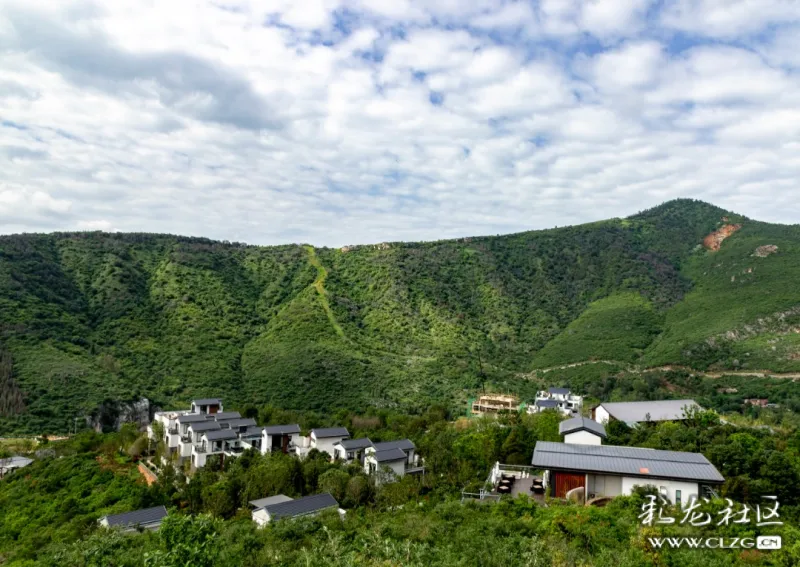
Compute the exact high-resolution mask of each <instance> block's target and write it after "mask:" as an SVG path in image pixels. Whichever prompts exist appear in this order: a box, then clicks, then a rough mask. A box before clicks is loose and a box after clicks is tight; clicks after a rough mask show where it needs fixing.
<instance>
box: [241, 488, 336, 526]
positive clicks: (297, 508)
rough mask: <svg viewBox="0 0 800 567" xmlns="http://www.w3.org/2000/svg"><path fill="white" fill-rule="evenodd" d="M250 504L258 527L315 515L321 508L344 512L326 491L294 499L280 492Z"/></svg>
mask: <svg viewBox="0 0 800 567" xmlns="http://www.w3.org/2000/svg"><path fill="white" fill-rule="evenodd" d="M250 504H251V505H252V506H254V507H255V510H253V512H252V517H253V521H254V522H256V523H257V524H258V525H259V527H264V526H265V525H267V524H268V523H270V522H274V521H276V520H283V519H292V518H299V517H301V516H312V515H316V514H319V513H320V512H322V511H323V510H338V512H339V515H340V516H342V517H343V516H344V514H345V511H344V510H342V509H341V508H339V503H338V502H337V501H336V499H335V498H334V497H333V496H331V495H330V494H328V493H327V492H325V493H322V494H314V495H313V496H306V497H304V498H297V499H296V500H293V499H291V498H289V497H288V496H284V495H282V494H280V495H278V496H272V497H269V498H262V499H260V500H253V501H252V502H250Z"/></svg>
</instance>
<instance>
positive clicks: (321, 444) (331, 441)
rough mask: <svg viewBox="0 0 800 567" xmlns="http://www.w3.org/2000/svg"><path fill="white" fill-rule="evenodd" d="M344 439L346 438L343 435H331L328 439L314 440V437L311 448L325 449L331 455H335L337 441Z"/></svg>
mask: <svg viewBox="0 0 800 567" xmlns="http://www.w3.org/2000/svg"><path fill="white" fill-rule="evenodd" d="M342 439H344V438H343V437H330V438H327V439H317V440H316V441H314V439H313V438H312V439H311V448H312V449H317V450H318V451H325V452H326V453H328V454H329V455H330V456H331V457H333V454H334V450H333V446H334V445H336V444H337V443H341V442H342Z"/></svg>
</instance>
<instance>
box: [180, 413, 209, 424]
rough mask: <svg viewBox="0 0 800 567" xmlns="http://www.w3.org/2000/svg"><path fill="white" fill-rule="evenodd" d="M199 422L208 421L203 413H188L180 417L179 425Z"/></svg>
mask: <svg viewBox="0 0 800 567" xmlns="http://www.w3.org/2000/svg"><path fill="white" fill-rule="evenodd" d="M199 421H206V416H205V414H202V413H187V414H185V415H179V416H178V423H197V422H199Z"/></svg>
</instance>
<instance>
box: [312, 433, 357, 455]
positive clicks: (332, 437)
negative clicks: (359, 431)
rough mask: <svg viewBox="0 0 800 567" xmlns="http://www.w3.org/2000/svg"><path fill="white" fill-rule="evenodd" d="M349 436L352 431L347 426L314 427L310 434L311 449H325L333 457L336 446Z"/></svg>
mask: <svg viewBox="0 0 800 567" xmlns="http://www.w3.org/2000/svg"><path fill="white" fill-rule="evenodd" d="M349 438H350V432H349V431H347V428H345V427H324V428H319V429H312V430H311V434H310V435H309V436H308V439H309V449H316V450H318V451H323V452H325V453H328V454H329V455H330V456H331V458H333V454H334V446H335V445H336V444H337V443H341V442H342V441H344V440H345V439H349Z"/></svg>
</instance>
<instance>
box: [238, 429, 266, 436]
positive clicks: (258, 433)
mask: <svg viewBox="0 0 800 567" xmlns="http://www.w3.org/2000/svg"><path fill="white" fill-rule="evenodd" d="M261 432H262V430H261V428H260V427H248V428H247V431H245V432H244V433H240V434H239V436H240V437H261Z"/></svg>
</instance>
